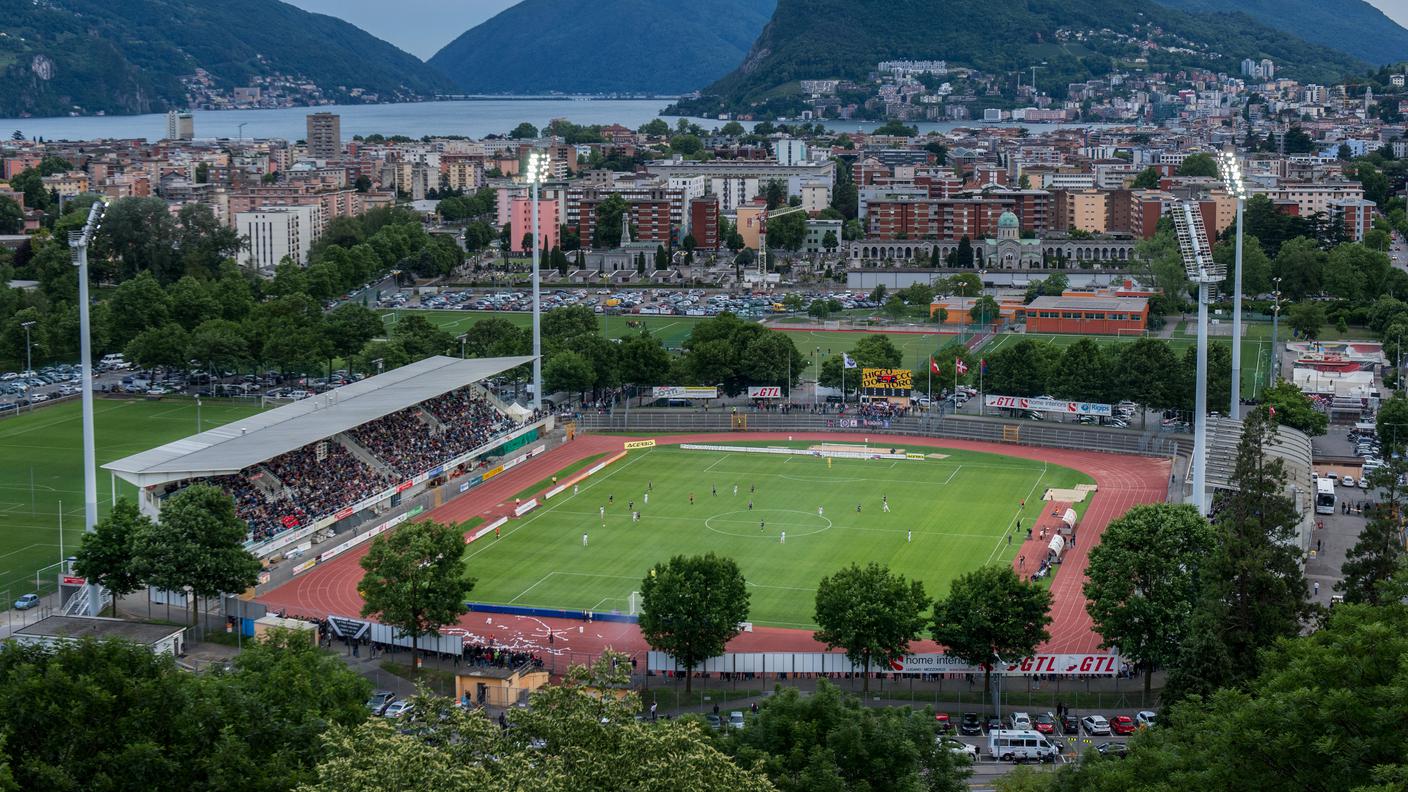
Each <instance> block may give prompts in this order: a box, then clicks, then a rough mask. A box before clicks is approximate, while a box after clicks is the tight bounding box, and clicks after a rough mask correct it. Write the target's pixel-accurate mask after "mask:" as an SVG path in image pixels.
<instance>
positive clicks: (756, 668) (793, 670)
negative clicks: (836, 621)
mask: <svg viewBox="0 0 1408 792" xmlns="http://www.w3.org/2000/svg"><path fill="white" fill-rule="evenodd" d="M647 665H648V667H649V669H650V670H651V671H671V670H674V669H675V666H676V664H675V660H674V658H672V657H670V656H669V655H668V654H665V653H664V652H650V654H649V657H648V659H647ZM1120 665H1121V663H1120V657H1119V655H1116V654H1038V655H1035V656H1033V657H1028V658H1025V659H1023V660H1021V661H1019V662H1015V663H1004V664H1002V665H999V666H998V667H997V668H994V669H993V671H994V673H997V674H1002V675H1004V676H1036V675H1054V676H1114V675H1116V674H1118V673H1119V670H1120ZM697 670H700V671H705V672H708V673H753V674H773V673H785V674H841V673H854V672H855V671H859V670H860V669H859V668H858V667H856V666H855V664H853V663H851V661H850V660H847V659H846V656H845V655H844V654H841V653H838V652H731V653H728V654H724V655H720V656H718V657H711V658H709V659H708V660H705V661H704V663H703V664H701V665H700V666H699V668H698V669H697ZM870 670H871V671H878V672H885V673H893V674H981V673H983V667H982V666H979V665H973V664H970V663H966V662H964V661H962V660H959V659H958V658H956V657H949V656H947V655H943V654H913V655H905V656H904V657H901V658H896V659H894V660H891V661H889V662H888V663H886V662H884V661H881V662H873V663H871V665H870Z"/></svg>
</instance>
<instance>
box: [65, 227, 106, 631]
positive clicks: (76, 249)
mask: <svg viewBox="0 0 1408 792" xmlns="http://www.w3.org/2000/svg"><path fill="white" fill-rule="evenodd" d="M106 208H107V206H106V205H105V204H104V203H103V202H102V201H94V202H93V206H92V207H91V208H89V210H88V221H87V222H86V223H84V224H83V229H82V230H81V231H70V232H69V237H68V244H69V248H71V252H72V255H73V263H74V265H75V266H77V267H78V340H79V352H80V361H81V364H82V371H83V375H82V376H83V530H84V531H85V532H86V533H92V532H93V530H94V528H93V527H94V526H95V525H97V524H98V469H97V460H96V457H97V454H96V453H95V452H94V448H93V446H94V443H93V341H92V338H91V332H90V322H89V318H88V313H89V311H88V245H89V244H90V243H91V242H92V241H93V237H94V236H95V235H96V234H97V233H98V229H99V228H101V227H102V222H103V211H104V210H105V209H106ZM86 589H87V592H86V593H87V595H88V613H87V614H86V615H88V616H97V615H98V612H99V610H100V608H101V606H102V602H101V598H100V594H101V592H100V590H99V589H98V587H97V586H96V585H94V584H93V583H92V582H91V580H90V582H89V583H88V584H87V586H86Z"/></svg>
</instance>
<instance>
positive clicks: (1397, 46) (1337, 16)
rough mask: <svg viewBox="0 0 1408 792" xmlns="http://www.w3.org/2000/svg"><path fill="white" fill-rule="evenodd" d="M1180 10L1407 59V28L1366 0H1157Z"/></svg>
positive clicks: (1357, 53)
mask: <svg viewBox="0 0 1408 792" xmlns="http://www.w3.org/2000/svg"><path fill="white" fill-rule="evenodd" d="M1156 2H1158V3H1159V4H1160V5H1166V6H1168V7H1170V8H1177V9H1180V10H1183V11H1221V12H1229V13H1235V12H1238V11H1240V12H1242V13H1243V14H1246V15H1247V16H1249V17H1251V18H1252V19H1255V20H1256V21H1258V22H1260V23H1261V24H1263V25H1266V26H1267V27H1273V28H1276V29H1277V30H1284V31H1285V32H1287V33H1290V34H1292V35H1295V36H1299V37H1300V38H1303V39H1305V40H1306V41H1309V42H1311V43H1313V44H1324V45H1325V46H1327V47H1330V48H1332V49H1337V50H1339V51H1340V52H1345V53H1348V54H1350V55H1353V56H1354V57H1356V58H1359V59H1360V60H1364V61H1368V62H1369V63H1372V64H1375V65H1379V64H1385V63H1398V62H1399V61H1402V60H1404V59H1405V58H1408V30H1404V29H1403V26H1402V25H1399V24H1398V23H1397V22H1394V21H1393V20H1392V19H1389V18H1388V17H1387V16H1385V15H1384V12H1382V11H1380V10H1379V9H1377V8H1375V7H1373V6H1372V5H1370V4H1368V3H1366V2H1364V0H1156Z"/></svg>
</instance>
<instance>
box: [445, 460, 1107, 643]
mask: <svg viewBox="0 0 1408 792" xmlns="http://www.w3.org/2000/svg"><path fill="white" fill-rule="evenodd" d="M740 445H741V444H740ZM773 445H778V444H776V443H774V444H773ZM793 445H796V446H803V445H805V444H803V443H796V444H793ZM923 450H925V451H931V450H933V449H927V448H926V449H923ZM944 453H945V454H946V456H945V457H944V458H942V459H934V458H926V459H923V460H904V461H892V460H883V461H879V460H850V459H832V460H831V462H830V463H829V464H828V461H827V459H825V458H818V457H813V456H775V455H764V454H747V453H738V452H721V451H689V450H683V449H680V448H676V447H660V448H654V449H649V450H646V451H642V452H635V451H633V452H631V454H630V456H629V457H627V458H626V459H623V460H621V461H619V462H617V463H615V464H614V465H612V466H610V467H608V468H606V469H605V470H604V471H602V472H601V473H599V474H598V475H597V476H595V477H593V478H590V479H587V480H586V481H585V482H583V483H582V484H581V485H580V489H579V490H578V492H577V493H576V494H573V493H571V492H567V493H564V494H563V495H560V496H558V497H557V498H554V499H552V500H551V501H549V502H548V504H547V505H546V506H545V507H543V508H541V509H539V510H538V511H535V512H532V513H530V514H529V515H528V516H527V517H525V518H524V519H522V520H515V521H512V522H511V523H509V525H508V526H507V527H506V529H505V530H504V532H503V534H502V536H501V537H500V538H499V539H497V540H496V539H494V538H493V537H486V538H484V539H481V540H479V541H478V542H476V543H475V544H473V545H471V546H470V547H469V548H467V549H466V558H467V566H468V569H469V573H470V574H471V575H472V576H473V577H475V578H476V579H477V581H478V582H477V584H476V585H475V588H474V591H473V593H472V594H471V595H470V599H471V600H473V601H475V602H485V603H497V604H512V605H522V606H531V607H545V608H572V609H590V610H599V611H610V610H617V611H621V612H628V611H629V609H630V598H631V592H633V591H637V590H639V589H640V581H641V579H642V577H643V576H644V575H645V574H647V571H648V570H649V568H650V567H651V566H652V565H653V564H655V563H656V562H659V561H664V560H667V559H668V558H670V557H671V556H674V555H677V554H684V555H693V554H699V553H706V552H710V551H712V552H715V553H718V554H720V555H724V556H727V557H730V558H733V559H734V560H735V561H737V562H738V564H739V566H740V567H741V568H742V571H743V575H744V577H745V578H746V579H747V580H748V588H749V591H750V593H751V595H752V599H751V602H752V605H751V614H750V620H751V621H753V622H755V623H758V624H761V625H768V626H777V627H803V628H805V627H811V626H813V625H812V623H811V622H812V606H813V598H814V592H815V590H816V585H817V581H819V580H820V579H821V578H822V577H823V576H824V575H827V574H830V573H832V572H834V571H836V570H837V569H839V568H841V567H843V566H846V565H847V564H849V563H850V562H852V561H857V562H860V563H866V562H869V561H878V562H880V563H883V564H887V565H889V566H890V568H891V569H892V570H894V571H896V572H899V573H901V574H904V575H906V576H909V577H911V578H916V579H919V580H921V581H923V582H924V584H925V588H926V590H927V591H928V592H929V593H930V594H931V595H933V596H942V595H944V594H946V593H947V591H948V585H949V583H950V581H951V580H953V578H954V577H955V576H957V575H959V574H961V573H963V572H967V571H969V570H972V569H975V568H977V567H979V566H982V565H984V564H988V563H1010V561H1011V559H1012V558H1013V557H1014V556H1015V555H1016V553H1017V548H1018V546H1019V545H1020V544H1021V542H1020V541H1018V542H1016V543H1015V544H1011V545H1009V544H1008V540H1007V534H1008V533H1009V532H1010V531H1012V529H1013V528H1014V527H1015V525H1016V522H1017V519H1018V517H1021V518H1022V519H1023V522H1024V524H1025V525H1028V526H1029V525H1032V524H1033V523H1034V521H1035V518H1036V517H1037V516H1038V514H1039V513H1040V510H1041V508H1042V505H1043V504H1042V502H1041V501H1040V497H1041V495H1042V493H1043V492H1044V491H1045V490H1046V488H1048V487H1071V486H1074V485H1076V484H1081V483H1087V482H1089V481H1090V478H1089V477H1088V476H1086V475H1085V474H1083V473H1079V472H1077V471H1074V470H1071V469H1069V468H1063V467H1058V466H1054V465H1047V464H1045V463H1043V462H1038V461H1032V460H1024V459H1014V458H1011V457H1004V456H998V455H993V454H984V453H978V452H971V451H948V450H946V451H945V452H944ZM735 486H736V487H737V488H738V491H737V494H735V493H734V487H735ZM647 495H648V496H649V502H647ZM691 495H692V496H693V502H691V500H690V497H691ZM882 498H885V499H888V502H889V505H890V511H889V512H888V513H886V512H885V511H884V508H883V505H882ZM1024 500H1025V502H1026V506H1025V508H1023V507H1022V506H1021V504H1022V502H1023V501H1024ZM750 501H751V504H752V505H751V508H750V506H749V504H750ZM858 506H859V511H858V510H857V507H858ZM632 507H634V509H635V510H637V511H639V512H640V513H641V520H640V522H639V523H635V522H632V520H631V511H632ZM602 509H605V517H604V518H603V517H602ZM819 510H820V511H819ZM784 531H785V532H786V534H787V536H786V541H785V543H784V542H783V541H782V533H783V532H784ZM584 533H585V534H586V535H587V542H586V546H583V541H582V536H583V534H584ZM1023 536H1025V533H1024V534H1023Z"/></svg>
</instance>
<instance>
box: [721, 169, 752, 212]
mask: <svg viewBox="0 0 1408 792" xmlns="http://www.w3.org/2000/svg"><path fill="white" fill-rule="evenodd" d="M709 192H710V193H711V194H713V195H717V196H719V212H721V213H723V214H732V213H733V212H734V211H735V210H737V209H738V207H740V206H742V205H744V204H746V203H748V202H749V201H752V200H753V199H754V198H757V197H758V180H757V179H756V178H751V177H744V176H729V177H720V176H715V177H714V178H712V179H710V180H709Z"/></svg>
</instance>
